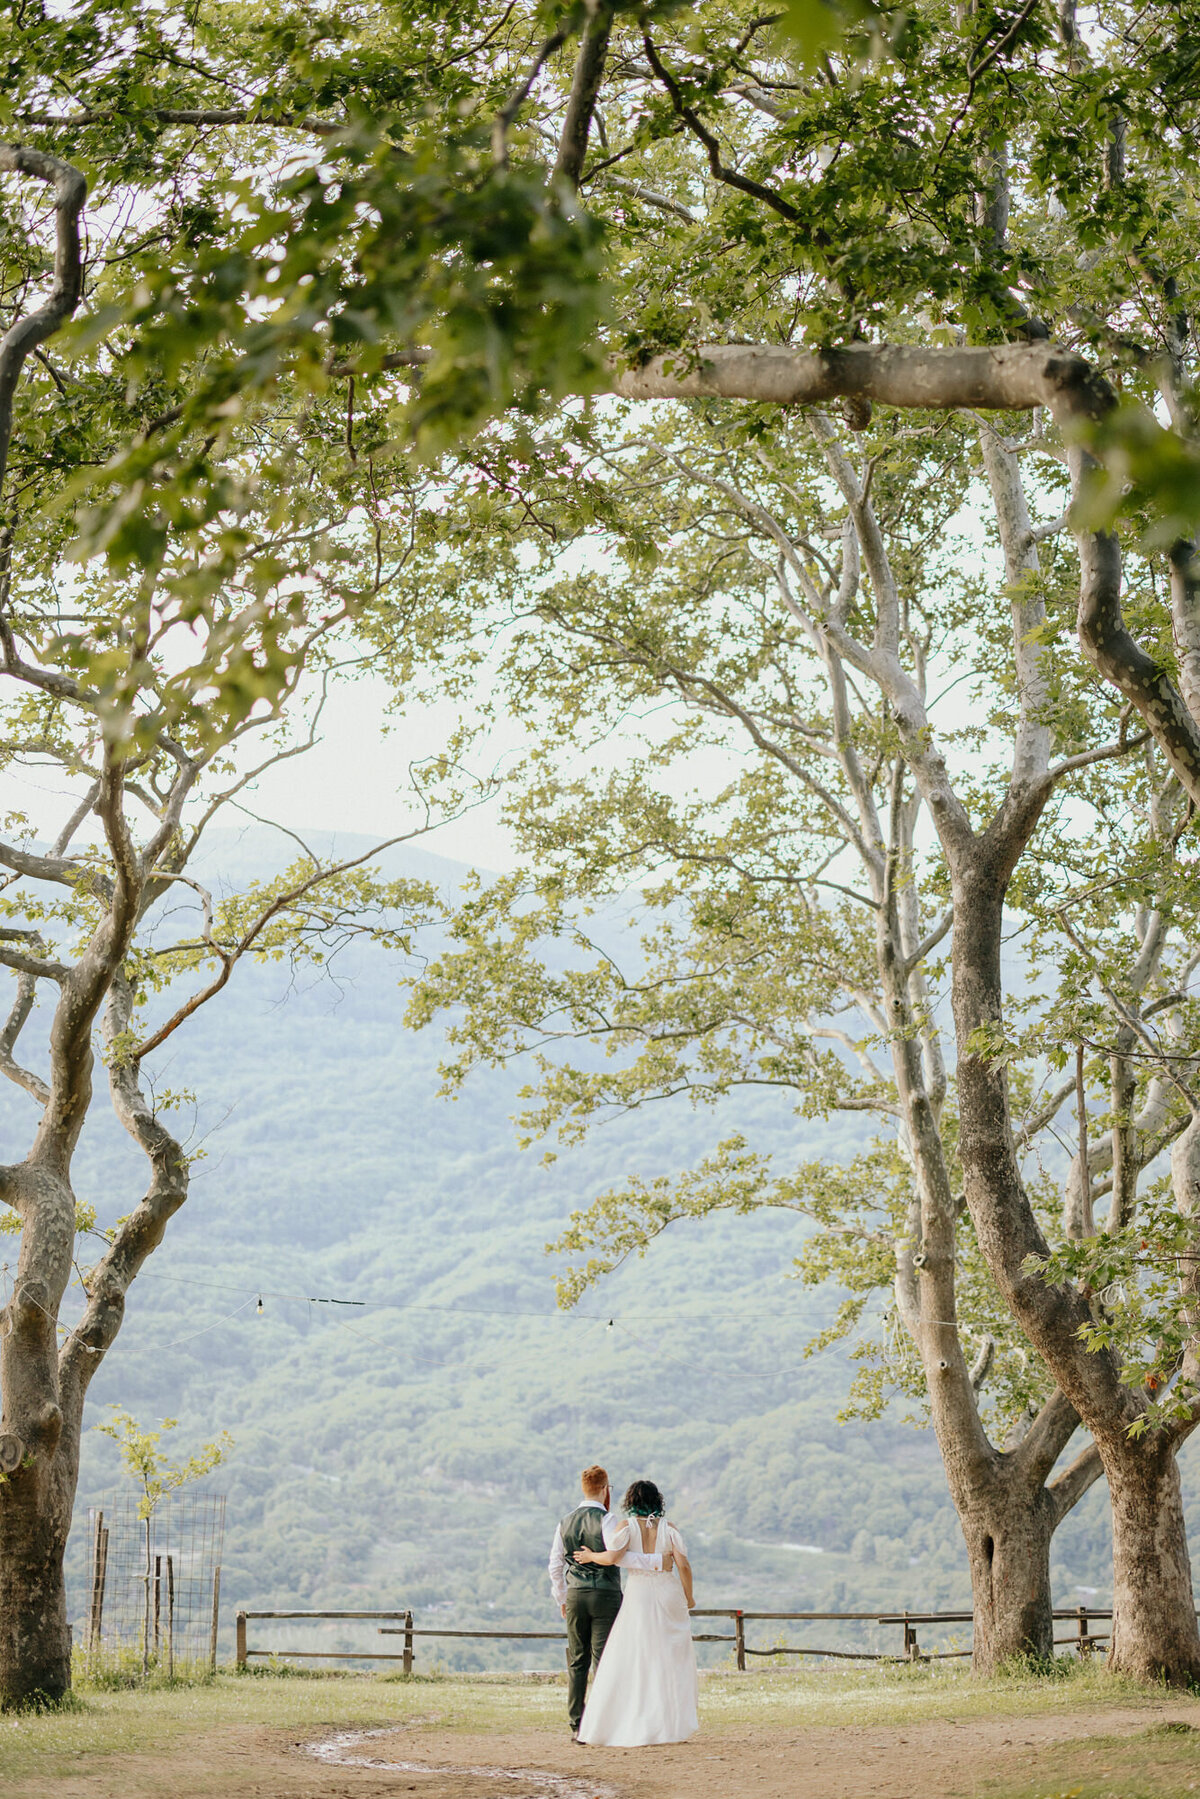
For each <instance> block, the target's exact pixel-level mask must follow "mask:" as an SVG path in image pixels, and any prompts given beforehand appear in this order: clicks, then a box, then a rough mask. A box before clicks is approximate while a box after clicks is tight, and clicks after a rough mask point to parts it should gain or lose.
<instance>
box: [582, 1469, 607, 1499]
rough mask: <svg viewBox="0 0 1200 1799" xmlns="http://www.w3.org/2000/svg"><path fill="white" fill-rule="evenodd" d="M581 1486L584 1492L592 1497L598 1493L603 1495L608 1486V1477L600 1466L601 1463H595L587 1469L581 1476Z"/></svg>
mask: <svg viewBox="0 0 1200 1799" xmlns="http://www.w3.org/2000/svg"><path fill="white" fill-rule="evenodd" d="M579 1484H580V1486H581V1487H582V1488H583V1490H584V1492H585V1493H587V1494H588V1495H589V1497H591V1496H594V1495H595V1494H597V1493H603V1491H604V1489H605V1487H606V1486H607V1485H608V1475H607V1474H606V1472H605V1471H604V1469H603V1468H602V1467H601V1466H600V1464H599V1462H593V1463H592V1465H591V1467H590V1468H585V1469H584V1471H583V1473H582V1474H581V1475H580V1476H579Z"/></svg>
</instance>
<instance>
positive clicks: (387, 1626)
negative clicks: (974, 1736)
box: [237, 1605, 1112, 1674]
mask: <svg viewBox="0 0 1200 1799" xmlns="http://www.w3.org/2000/svg"><path fill="white" fill-rule="evenodd" d="M1051 1616H1052V1617H1053V1619H1054V1621H1055V1623H1056V1624H1057V1623H1062V1622H1068V1623H1071V1624H1073V1625H1074V1626H1075V1629H1074V1631H1073V1632H1072V1633H1071V1635H1070V1636H1065V1637H1055V1639H1054V1642H1055V1647H1056V1648H1071V1649H1075V1650H1077V1651H1078V1653H1079V1654H1080V1655H1090V1654H1091V1652H1092V1650H1093V1649H1096V1648H1098V1647H1100V1646H1101V1645H1103V1644H1105V1643H1107V1642H1108V1632H1107V1631H1096V1630H1094V1629H1093V1628H1092V1626H1093V1625H1095V1624H1103V1623H1105V1622H1107V1621H1108V1620H1110V1619H1111V1618H1112V1613H1111V1611H1096V1610H1094V1609H1093V1608H1091V1607H1088V1606H1086V1605H1077V1606H1073V1607H1072V1608H1071V1609H1070V1610H1069V1611H1056V1612H1053V1613H1052V1614H1051ZM692 1617H693V1618H728V1619H729V1620H730V1621H731V1623H732V1625H733V1629H732V1631H720V1632H713V1631H693V1633H692V1639H693V1641H694V1642H697V1643H731V1644H732V1645H733V1654H734V1659H735V1661H736V1663H737V1666H738V1668H739V1669H740V1670H741V1671H742V1672H743V1673H744V1672H745V1670H746V1657H747V1656H748V1655H760V1656H770V1655H811V1656H815V1657H818V1658H819V1659H821V1660H825V1659H829V1660H832V1661H850V1662H900V1661H904V1662H929V1661H954V1660H956V1659H958V1658H960V1657H965V1656H969V1655H970V1654H971V1651H970V1650H969V1649H942V1650H933V1651H927V1650H923V1649H922V1648H921V1646H920V1643H919V1642H918V1640H917V1627H918V1625H920V1626H924V1625H926V1624H971V1623H972V1622H973V1614H972V1613H971V1612H748V1611H743V1610H740V1609H739V1608H738V1607H736V1606H723V1607H718V1608H715V1609H713V1608H709V1607H700V1608H698V1609H697V1610H695V1611H693V1612H692ZM259 1619H263V1620H266V1619H270V1620H272V1621H275V1622H281V1621H283V1620H288V1619H304V1620H306V1621H307V1622H309V1623H313V1622H323V1623H343V1622H350V1621H359V1622H370V1623H374V1624H376V1626H377V1634H378V1635H379V1636H381V1637H402V1638H403V1640H404V1646H403V1648H402V1649H399V1650H394V1651H388V1650H379V1649H251V1648H250V1645H249V1634H248V1625H249V1623H250V1622H251V1620H259ZM380 1620H382V1623H381V1622H380ZM753 1623H771V1624H784V1623H793V1624H800V1623H803V1624H833V1623H837V1624H879V1625H885V1626H889V1625H890V1626H893V1627H896V1626H898V1627H899V1628H900V1629H901V1630H902V1632H903V1636H902V1641H901V1646H900V1648H899V1651H898V1652H897V1653H894V1654H888V1653H886V1652H880V1651H878V1650H868V1649H821V1648H811V1647H807V1646H801V1645H799V1644H793V1643H776V1644H775V1645H774V1646H773V1647H772V1648H769V1649H758V1648H755V1647H753V1646H752V1645H751V1644H748V1643H747V1641H746V1625H747V1624H753ZM418 1637H429V1638H435V1637H438V1638H441V1637H459V1638H463V1637H465V1638H470V1639H471V1640H472V1641H479V1642H483V1641H490V1642H505V1643H565V1642H566V1640H567V1637H566V1632H565V1631H561V1630H459V1629H452V1628H450V1627H447V1628H445V1629H441V1628H439V1627H438V1626H436V1625H434V1626H425V1625H417V1624H414V1622H413V1614H412V1612H411V1611H403V1612H238V1614H237V1666H238V1667H239V1668H245V1667H248V1666H249V1664H250V1662H251V1661H254V1660H258V1661H270V1660H273V1659H276V1658H279V1659H283V1660H296V1661H326V1662H367V1661H370V1662H401V1663H403V1668H404V1673H405V1674H411V1673H412V1670H413V1662H414V1659H415V1654H416V1639H417V1638H418Z"/></svg>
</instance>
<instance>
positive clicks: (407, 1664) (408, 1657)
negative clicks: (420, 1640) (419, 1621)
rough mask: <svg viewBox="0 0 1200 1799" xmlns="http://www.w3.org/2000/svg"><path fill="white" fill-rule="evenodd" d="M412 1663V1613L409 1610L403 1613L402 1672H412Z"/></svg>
mask: <svg viewBox="0 0 1200 1799" xmlns="http://www.w3.org/2000/svg"><path fill="white" fill-rule="evenodd" d="M412 1665H413V1615H412V1613H411V1612H405V1614H404V1672H405V1673H406V1674H411V1673H412Z"/></svg>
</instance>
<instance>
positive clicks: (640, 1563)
mask: <svg viewBox="0 0 1200 1799" xmlns="http://www.w3.org/2000/svg"><path fill="white" fill-rule="evenodd" d="M580 1485H581V1486H582V1488H583V1498H582V1500H581V1502H580V1503H579V1505H577V1506H576V1507H575V1510H574V1511H573V1512H569V1513H568V1514H567V1516H566V1517H565V1518H564V1519H563V1520H562V1522H561V1523H560V1524H559V1526H558V1529H557V1530H556V1531H555V1533H554V1544H553V1547H552V1548H551V1550H550V1563H549V1574H550V1591H551V1592H552V1593H553V1595H554V1599H555V1603H556V1604H557V1605H558V1608H559V1610H560V1612H561V1614H562V1616H563V1618H564V1619H565V1620H566V1625H567V1717H568V1719H569V1722H570V1726H571V1735H572V1736H573V1737H574V1736H575V1735H576V1733H577V1732H578V1730H579V1721H580V1719H581V1718H582V1717H583V1703H584V1699H585V1698H586V1696H587V1681H588V1673H589V1671H590V1669H592V1668H593V1667H595V1665H596V1663H597V1662H598V1661H599V1660H600V1656H601V1653H602V1651H603V1649H604V1645H605V1643H606V1642H607V1641H608V1633H609V1631H610V1630H611V1629H612V1626H613V1620H614V1619H615V1618H616V1615H617V1613H618V1612H619V1611H620V1609H621V1576H620V1574H619V1573H618V1572H617V1569H616V1568H615V1567H604V1566H598V1565H596V1564H594V1563H593V1564H590V1565H584V1564H583V1563H581V1562H577V1561H576V1560H575V1552H576V1550H579V1549H591V1550H598V1551H600V1552H603V1551H605V1550H607V1549H610V1548H612V1547H613V1539H614V1538H615V1537H616V1535H617V1532H618V1531H620V1530H621V1529H622V1521H621V1520H620V1519H619V1518H617V1517H615V1516H614V1515H613V1513H612V1512H611V1511H610V1509H609V1506H610V1502H611V1497H612V1495H611V1490H610V1487H609V1482H608V1475H607V1474H606V1472H605V1471H604V1469H603V1468H601V1467H600V1466H599V1464H598V1463H594V1464H593V1465H592V1466H591V1467H590V1468H585V1469H584V1471H583V1474H582V1475H581V1477H580ZM622 1559H623V1561H624V1562H625V1564H626V1565H627V1566H637V1567H642V1568H644V1569H645V1570H647V1571H652V1570H658V1569H661V1567H662V1565H663V1563H662V1557H661V1556H660V1555H646V1554H644V1553H639V1554H629V1555H626V1556H624V1557H623V1558H622Z"/></svg>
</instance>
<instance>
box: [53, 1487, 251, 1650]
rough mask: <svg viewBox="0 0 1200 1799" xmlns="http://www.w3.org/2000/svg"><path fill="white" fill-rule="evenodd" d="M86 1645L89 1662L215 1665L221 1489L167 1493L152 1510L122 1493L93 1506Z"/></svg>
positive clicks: (222, 1514)
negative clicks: (142, 1513)
mask: <svg viewBox="0 0 1200 1799" xmlns="http://www.w3.org/2000/svg"><path fill="white" fill-rule="evenodd" d="M88 1537H89V1543H90V1558H89V1573H88V1588H87V1605H86V1609H85V1613H84V1618H83V1646H84V1649H85V1651H86V1654H87V1658H88V1663H89V1665H92V1664H97V1663H100V1662H108V1661H113V1660H119V1661H122V1662H127V1663H136V1662H140V1664H141V1667H142V1669H143V1670H148V1669H150V1668H155V1669H158V1670H161V1671H162V1672H164V1673H166V1674H167V1675H168V1676H173V1675H174V1674H175V1673H176V1671H177V1670H178V1671H180V1672H182V1671H183V1669H184V1668H185V1667H188V1668H195V1667H196V1666H197V1665H208V1666H210V1667H215V1665H216V1654H217V1621H218V1613H219V1608H220V1595H221V1551H222V1546H223V1543H224V1537H225V1495H224V1494H223V1493H186V1492H178V1493H169V1494H166V1495H165V1496H164V1497H163V1498H162V1499H161V1500H160V1501H159V1503H158V1505H157V1506H156V1507H155V1508H154V1511H153V1513H152V1514H151V1516H150V1517H149V1518H140V1517H139V1516H138V1501H137V1498H136V1497H134V1496H129V1495H126V1494H121V1495H120V1496H119V1497H117V1498H115V1499H111V1500H109V1501H108V1503H107V1504H106V1505H104V1506H93V1507H92V1508H91V1509H90V1510H89V1512H88Z"/></svg>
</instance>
